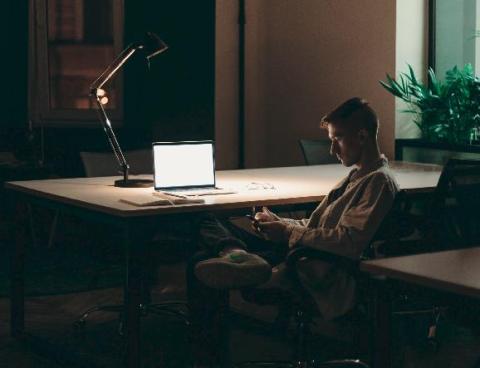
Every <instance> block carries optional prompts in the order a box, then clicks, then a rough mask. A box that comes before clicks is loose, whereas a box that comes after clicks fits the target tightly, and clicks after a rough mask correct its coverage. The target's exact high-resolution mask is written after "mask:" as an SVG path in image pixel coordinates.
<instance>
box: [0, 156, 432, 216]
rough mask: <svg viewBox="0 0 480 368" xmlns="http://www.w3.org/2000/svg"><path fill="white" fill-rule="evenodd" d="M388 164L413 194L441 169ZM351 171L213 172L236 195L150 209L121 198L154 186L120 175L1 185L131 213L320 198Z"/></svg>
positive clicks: (142, 195) (143, 195)
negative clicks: (125, 182)
mask: <svg viewBox="0 0 480 368" xmlns="http://www.w3.org/2000/svg"><path fill="white" fill-rule="evenodd" d="M390 166H391V168H392V171H393V173H394V175H395V177H396V179H397V181H398V183H399V185H400V188H402V189H406V190H407V191H412V192H422V191H431V190H432V189H433V188H434V187H435V186H436V184H437V182H438V178H439V176H440V172H441V167H440V166H438V165H428V164H413V163H402V162H392V163H391V164H390ZM349 171H350V169H349V168H346V167H344V166H342V165H340V164H331V165H316V166H297V167H279V168H263V169H245V170H225V171H217V172H216V179H217V186H219V187H223V188H229V189H232V190H234V191H235V192H236V193H234V194H226V195H214V196H205V197H203V199H204V202H203V203H189V204H183V205H161V206H148V207H145V206H144V207H138V206H134V205H131V204H128V203H125V202H124V200H127V201H128V200H132V201H137V200H149V199H151V200H152V202H153V201H154V200H155V197H154V196H153V192H154V190H153V189H152V188H118V187H114V186H113V182H114V180H115V179H118V177H97V178H73V179H49V180H30V181H15V182H8V183H6V184H5V186H6V188H8V189H11V190H15V191H18V192H22V193H24V194H28V195H31V196H34V197H37V198H42V199H47V200H52V201H57V202H61V203H63V204H70V205H74V206H79V207H83V208H87V209H91V210H95V211H99V212H103V213H107V214H111V215H115V216H120V217H132V216H145V215H154V214H167V213H168V214H170V213H182V212H185V213H186V212H197V211H204V210H229V209H238V208H248V207H250V206H253V205H256V206H261V205H288V204H300V203H310V202H319V201H321V200H322V198H323V197H324V196H325V195H326V194H328V192H329V191H330V190H331V189H332V187H333V186H334V185H335V184H336V183H338V182H339V181H340V180H341V179H342V178H344V177H345V176H346V175H347V174H348V172H349ZM263 187H273V189H264V188H263ZM252 188H257V189H252Z"/></svg>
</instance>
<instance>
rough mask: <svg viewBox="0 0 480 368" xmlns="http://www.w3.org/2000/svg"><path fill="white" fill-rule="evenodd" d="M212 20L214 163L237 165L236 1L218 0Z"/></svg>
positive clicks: (225, 167)
mask: <svg viewBox="0 0 480 368" xmlns="http://www.w3.org/2000/svg"><path fill="white" fill-rule="evenodd" d="M215 6H216V21H215V29H216V30H217V31H216V32H215V91H216V92H215V143H216V144H215V151H216V155H215V163H216V167H217V168H219V169H233V168H236V167H237V166H238V1H237V0H217V1H216V5H215Z"/></svg>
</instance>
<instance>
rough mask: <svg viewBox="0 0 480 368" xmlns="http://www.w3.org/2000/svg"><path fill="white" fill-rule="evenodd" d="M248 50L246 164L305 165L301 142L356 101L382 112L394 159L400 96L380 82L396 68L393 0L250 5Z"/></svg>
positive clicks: (288, 0)
mask: <svg viewBox="0 0 480 368" xmlns="http://www.w3.org/2000/svg"><path fill="white" fill-rule="evenodd" d="M246 50H247V51H246V52H247V54H246V58H247V65H246V76H247V85H246V96H247V97H246V99H247V100H246V166H247V167H263V166H282V165H283V166H285V165H296V164H301V163H302V158H301V153H300V150H299V148H298V143H297V140H298V139H299V138H301V137H304V138H314V137H318V136H320V135H321V134H322V132H320V131H319V129H318V122H319V120H320V118H321V116H322V115H324V114H325V113H326V112H328V111H329V110H331V109H332V108H334V107H335V106H336V105H338V104H339V103H340V102H343V101H344V100H345V99H347V98H349V97H352V96H361V97H364V98H366V99H367V100H369V101H370V102H371V105H372V106H373V107H374V108H375V109H376V110H377V111H378V113H379V117H380V120H381V123H382V127H381V131H380V135H379V140H380V145H381V148H382V150H383V151H384V152H385V153H386V154H387V155H388V156H389V157H392V156H393V150H394V142H393V140H394V99H393V97H392V96H390V95H389V94H387V93H386V92H385V91H384V90H383V89H382V88H381V87H380V86H379V84H378V80H380V79H383V78H384V76H385V73H390V74H392V73H393V72H394V70H395V2H394V1H383V0H363V1H355V2H354V1H349V0H335V1H333V0H322V1H319V0H295V1H292V0H249V1H248V2H247V48H246ZM217 92H218V91H217Z"/></svg>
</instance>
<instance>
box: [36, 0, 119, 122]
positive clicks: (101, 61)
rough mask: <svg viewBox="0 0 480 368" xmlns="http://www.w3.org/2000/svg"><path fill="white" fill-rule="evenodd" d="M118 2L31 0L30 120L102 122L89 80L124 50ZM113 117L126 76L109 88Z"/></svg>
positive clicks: (113, 117) (110, 112)
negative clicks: (92, 96) (93, 99)
mask: <svg viewBox="0 0 480 368" xmlns="http://www.w3.org/2000/svg"><path fill="white" fill-rule="evenodd" d="M122 8H123V1H119V0H102V1H97V0H30V14H29V16H30V27H31V29H30V55H29V63H30V65H29V69H30V76H29V84H30V85H29V87H30V88H29V91H30V99H29V104H30V108H29V110H30V114H31V116H30V118H31V120H32V122H33V123H34V124H41V125H58V124H69V125H85V124H98V120H97V115H96V114H97V112H96V108H95V106H94V103H93V101H92V100H91V99H90V98H89V86H90V84H91V83H92V82H93V81H94V80H95V79H96V78H97V77H98V76H99V75H100V74H101V73H102V71H103V70H104V69H105V68H106V67H107V66H108V65H109V64H110V63H111V62H112V60H113V59H114V58H115V57H116V55H118V54H119V53H120V51H121V50H122V39H123V32H122V27H121V25H122V20H123V15H122ZM106 88H107V89H108V92H109V104H108V105H107V108H108V109H109V110H110V111H109V116H110V117H111V118H112V120H113V121H117V122H118V121H119V119H120V118H121V116H122V108H121V107H122V104H121V101H122V99H121V98H122V93H121V92H122V78H121V75H120V74H119V76H118V77H117V78H114V80H112V81H111V82H109V84H108V85H107V86H106Z"/></svg>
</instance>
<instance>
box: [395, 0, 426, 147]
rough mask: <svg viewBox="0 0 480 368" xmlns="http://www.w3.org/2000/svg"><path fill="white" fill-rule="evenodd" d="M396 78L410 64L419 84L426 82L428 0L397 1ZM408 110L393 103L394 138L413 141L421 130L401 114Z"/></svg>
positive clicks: (398, 103) (401, 105)
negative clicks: (420, 81) (421, 81)
mask: <svg viewBox="0 0 480 368" xmlns="http://www.w3.org/2000/svg"><path fill="white" fill-rule="evenodd" d="M396 29H397V30H396V57H395V60H396V61H395V65H396V70H395V75H396V76H398V75H399V74H400V73H405V72H407V71H408V67H407V64H410V65H411V66H412V68H413V70H414V71H415V74H416V75H417V76H418V79H419V80H423V81H425V80H426V74H427V73H426V71H427V42H428V0H401V1H397V23H396ZM408 108H409V106H407V104H406V103H405V102H403V101H401V100H400V99H398V98H396V99H395V138H416V137H419V136H420V130H419V129H418V127H417V126H416V125H415V124H414V123H413V115H412V114H408V113H404V112H402V110H405V109H408Z"/></svg>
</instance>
